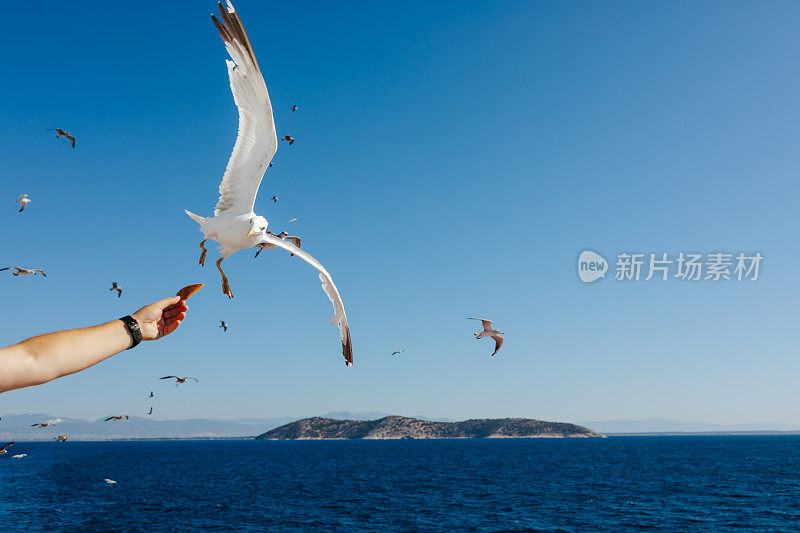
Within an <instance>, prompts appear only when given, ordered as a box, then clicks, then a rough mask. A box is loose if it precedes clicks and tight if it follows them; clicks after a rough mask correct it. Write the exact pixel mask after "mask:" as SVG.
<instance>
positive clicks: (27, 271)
mask: <svg viewBox="0 0 800 533" xmlns="http://www.w3.org/2000/svg"><path fill="white" fill-rule="evenodd" d="M11 268H13V269H14V270H16V272H12V273H11V275H12V276H30V275H31V274H41V275H42V276H44V277H47V274H45V273H44V270H39V269H38V268H22V267H5V268H0V272H2V271H3V270H9V269H11Z"/></svg>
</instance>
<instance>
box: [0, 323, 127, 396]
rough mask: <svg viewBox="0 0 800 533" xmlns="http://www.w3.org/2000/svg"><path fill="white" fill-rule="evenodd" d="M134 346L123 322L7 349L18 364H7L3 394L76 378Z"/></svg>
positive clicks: (1, 385) (0, 381)
mask: <svg viewBox="0 0 800 533" xmlns="http://www.w3.org/2000/svg"><path fill="white" fill-rule="evenodd" d="M130 345H131V336H130V333H128V330H127V328H126V327H125V325H124V324H123V323H122V322H121V321H119V320H114V321H113V322H107V323H105V324H100V325H99V326H92V327H88V328H81V329H72V330H68V331H58V332H56V333H47V334H45V335H39V336H37V337H32V338H30V339H27V340H24V341H22V342H20V343H19V344H17V345H15V346H11V347H9V348H7V349H6V350H9V351H10V353H9V358H13V359H16V361H6V363H7V364H6V371H8V372H3V374H4V375H3V378H2V379H0V391H3V390H11V389H17V388H20V387H28V386H31V385H40V384H42V383H46V382H48V381H50V380H53V379H55V378H59V377H62V376H66V375H69V374H73V373H75V372H78V371H80V370H83V369H85V368H88V367H90V366H92V365H94V364H96V363H99V362H100V361H102V360H104V359H107V358H109V357H111V356H112V355H115V354H117V353H119V352H121V351H123V350H125V349H126V348H128V347H129V346H130ZM2 351H5V350H2ZM6 374H10V375H6Z"/></svg>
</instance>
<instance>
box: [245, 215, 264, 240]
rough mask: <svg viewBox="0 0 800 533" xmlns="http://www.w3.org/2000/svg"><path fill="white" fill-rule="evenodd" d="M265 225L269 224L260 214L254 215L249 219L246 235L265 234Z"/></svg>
mask: <svg viewBox="0 0 800 533" xmlns="http://www.w3.org/2000/svg"><path fill="white" fill-rule="evenodd" d="M267 226H269V222H267V219H266V218H264V217H262V216H261V215H256V216H254V217H253V218H251V219H250V231H248V232H247V236H248V237H252V236H253V235H265V234H266V233H267Z"/></svg>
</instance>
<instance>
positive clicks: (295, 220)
mask: <svg viewBox="0 0 800 533" xmlns="http://www.w3.org/2000/svg"><path fill="white" fill-rule="evenodd" d="M289 222H297V219H296V218H293V219H292V220H290V221H289Z"/></svg>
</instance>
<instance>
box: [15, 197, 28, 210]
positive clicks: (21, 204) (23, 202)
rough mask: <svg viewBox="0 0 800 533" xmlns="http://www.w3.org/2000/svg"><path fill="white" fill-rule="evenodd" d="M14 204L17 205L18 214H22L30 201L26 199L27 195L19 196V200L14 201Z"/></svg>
mask: <svg viewBox="0 0 800 533" xmlns="http://www.w3.org/2000/svg"><path fill="white" fill-rule="evenodd" d="M14 203H18V204H19V212H20V213H22V212H23V211H25V208H26V207H28V204H29V203H31V199H30V198H28V195H27V194H20V195H19V199H17V200H14Z"/></svg>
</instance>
